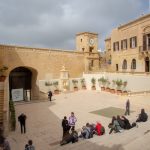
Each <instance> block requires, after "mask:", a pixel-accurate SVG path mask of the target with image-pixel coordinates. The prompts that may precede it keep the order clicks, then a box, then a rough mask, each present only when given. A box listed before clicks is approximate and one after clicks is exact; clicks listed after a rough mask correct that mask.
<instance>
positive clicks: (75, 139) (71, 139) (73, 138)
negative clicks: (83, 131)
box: [60, 128, 78, 146]
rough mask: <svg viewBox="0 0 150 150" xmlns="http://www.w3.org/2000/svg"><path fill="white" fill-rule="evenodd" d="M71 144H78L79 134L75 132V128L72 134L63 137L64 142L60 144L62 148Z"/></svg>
mask: <svg viewBox="0 0 150 150" xmlns="http://www.w3.org/2000/svg"><path fill="white" fill-rule="evenodd" d="M70 142H72V143H75V142H78V133H77V131H75V130H74V128H72V129H71V133H67V134H66V135H65V136H64V137H63V140H62V141H61V142H60V145H61V146H62V145H65V144H68V143H70Z"/></svg>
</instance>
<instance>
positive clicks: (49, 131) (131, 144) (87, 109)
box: [8, 91, 150, 150]
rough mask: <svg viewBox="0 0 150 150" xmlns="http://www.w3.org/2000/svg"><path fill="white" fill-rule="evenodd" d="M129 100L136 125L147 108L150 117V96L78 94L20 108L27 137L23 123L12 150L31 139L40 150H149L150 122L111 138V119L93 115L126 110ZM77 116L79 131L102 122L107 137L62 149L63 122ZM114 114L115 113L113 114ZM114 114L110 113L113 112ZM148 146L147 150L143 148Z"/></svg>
mask: <svg viewBox="0 0 150 150" xmlns="http://www.w3.org/2000/svg"><path fill="white" fill-rule="evenodd" d="M127 98H129V99H130V103H131V109H132V111H133V112H132V114H131V115H130V116H129V117H128V118H129V120H130V121H131V122H133V121H135V120H136V118H137V114H138V113H139V112H140V109H141V108H145V110H146V112H148V114H149V115H150V95H141V96H131V97H126V96H117V95H112V94H110V93H106V92H98V91H78V92H73V93H63V94H60V95H55V96H54V97H53V99H54V100H53V101H52V102H49V101H43V102H33V103H25V104H18V103H17V104H16V113H17V116H18V115H19V114H20V113H22V112H23V113H25V114H26V115H27V133H26V134H21V133H20V128H19V123H18V122H17V129H16V131H15V132H11V133H10V135H9V137H8V139H9V141H10V144H11V147H12V150H23V149H24V145H25V144H26V143H27V141H28V139H32V140H33V142H34V145H35V147H36V150H51V149H78V150H80V149H82V150H83V149H89V150H92V149H94V150H98V149H101V150H110V149H114V150H130V149H131V150H134V149H135V150H140V149H144V150H148V149H150V146H148V144H147V143H148V142H149V141H148V138H150V132H149V130H150V125H149V124H150V122H149V121H148V122H146V123H143V124H139V127H138V128H134V129H131V130H129V131H124V132H123V133H120V134H112V135H109V134H108V132H109V130H108V127H107V126H108V124H109V123H110V121H111V118H109V117H105V116H102V115H99V114H95V113H91V112H93V111H97V110H101V109H104V108H110V107H113V108H117V109H121V110H122V109H124V108H125V103H126V100H127ZM72 111H73V112H75V115H76V117H77V120H78V121H77V125H76V129H77V130H78V131H80V129H81V127H82V126H83V125H85V123H87V122H89V123H96V121H99V122H101V123H102V124H103V125H104V126H105V128H106V135H104V136H102V137H96V136H94V138H93V139H89V140H82V141H79V142H78V143H76V144H69V145H66V146H63V147H60V146H59V144H58V143H59V141H60V139H61V136H62V128H61V120H62V118H63V117H64V116H65V115H66V116H69V115H70V112H72ZM109 111H111V110H109ZM109 113H110V112H109ZM143 146H144V148H143Z"/></svg>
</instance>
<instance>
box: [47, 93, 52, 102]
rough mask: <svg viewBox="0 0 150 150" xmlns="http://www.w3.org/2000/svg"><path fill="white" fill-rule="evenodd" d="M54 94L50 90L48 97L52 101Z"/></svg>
mask: <svg viewBox="0 0 150 150" xmlns="http://www.w3.org/2000/svg"><path fill="white" fill-rule="evenodd" d="M52 96H53V93H52V91H49V92H48V98H49V100H50V101H52Z"/></svg>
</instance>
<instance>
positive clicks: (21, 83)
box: [9, 67, 37, 101]
mask: <svg viewBox="0 0 150 150" xmlns="http://www.w3.org/2000/svg"><path fill="white" fill-rule="evenodd" d="M36 78H37V72H36V70H34V69H32V68H27V67H17V68H14V69H13V70H12V71H11V72H10V74H9V91H10V99H12V100H14V101H20V100H31V99H33V97H34V96H35V95H36V93H37V92H36Z"/></svg>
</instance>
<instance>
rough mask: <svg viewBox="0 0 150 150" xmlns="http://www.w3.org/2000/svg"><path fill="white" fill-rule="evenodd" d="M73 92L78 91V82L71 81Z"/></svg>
mask: <svg viewBox="0 0 150 150" xmlns="http://www.w3.org/2000/svg"><path fill="white" fill-rule="evenodd" d="M72 83H73V88H74V91H78V86H77V84H78V80H72Z"/></svg>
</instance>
